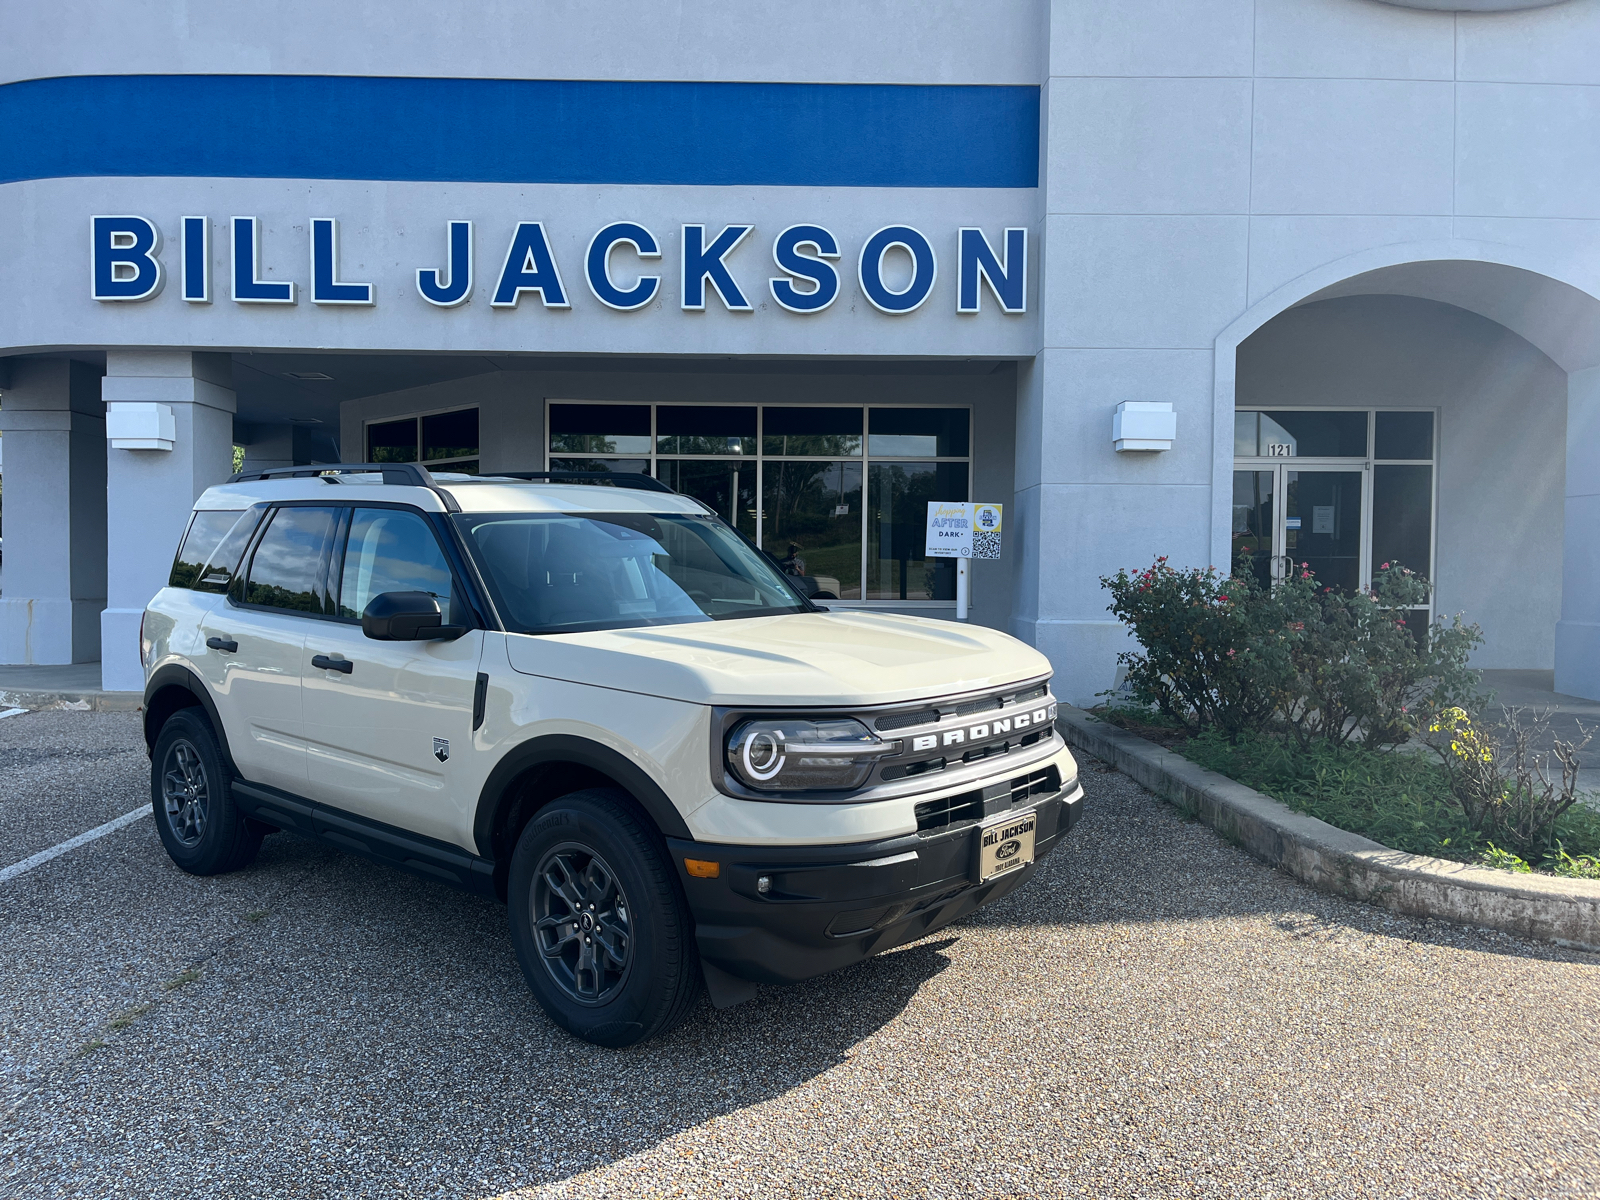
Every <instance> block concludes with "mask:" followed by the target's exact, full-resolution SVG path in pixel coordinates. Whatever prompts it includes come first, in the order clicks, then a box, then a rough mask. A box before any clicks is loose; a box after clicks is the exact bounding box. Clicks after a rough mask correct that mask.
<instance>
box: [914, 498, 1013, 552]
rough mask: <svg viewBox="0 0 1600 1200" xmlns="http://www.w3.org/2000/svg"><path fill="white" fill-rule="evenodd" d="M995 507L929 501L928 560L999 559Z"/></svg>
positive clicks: (997, 514) (990, 505)
mask: <svg viewBox="0 0 1600 1200" xmlns="http://www.w3.org/2000/svg"><path fill="white" fill-rule="evenodd" d="M1000 511H1001V506H1000V505H998V504H981V503H972V504H964V503H958V502H956V501H942V500H930V501H929V502H928V557H929V558H999V557H1000Z"/></svg>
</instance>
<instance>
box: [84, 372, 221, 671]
mask: <svg viewBox="0 0 1600 1200" xmlns="http://www.w3.org/2000/svg"><path fill="white" fill-rule="evenodd" d="M101 392H102V395H103V397H104V399H105V401H106V403H107V404H113V403H125V402H134V403H145V404H165V405H169V406H170V407H171V408H172V412H173V417H174V425H175V427H176V441H175V442H174V445H173V448H172V449H171V450H121V449H113V448H112V447H110V446H109V445H107V447H106V449H105V451H104V453H105V455H106V456H107V458H106V463H107V465H106V505H107V521H106V529H107V533H108V535H109V545H110V553H109V555H108V556H107V584H108V590H107V593H106V595H107V601H108V604H107V608H106V610H105V613H104V614H103V616H102V618H101V626H100V628H101V641H102V648H103V653H102V656H101V686H103V687H104V688H105V689H106V690H107V691H138V690H140V689H142V688H143V687H144V667H143V665H142V664H141V663H140V661H139V619H140V617H141V616H142V615H143V613H144V608H145V605H146V604H147V603H149V600H150V597H151V596H153V595H155V593H156V592H158V591H160V590H161V588H163V587H165V586H166V582H167V577H168V575H169V574H170V573H171V570H172V556H173V555H174V554H175V553H176V552H177V549H178V539H179V538H180V537H181V536H182V535H183V530H184V526H185V525H186V524H187V523H188V520H189V512H190V510H191V508H192V507H193V505H194V501H195V498H196V497H197V496H199V495H200V493H201V492H203V491H205V490H206V488H208V487H211V486H212V485H213V484H218V483H221V482H223V481H224V480H226V479H227V478H228V476H229V475H231V474H232V473H233V413H234V409H235V407H236V405H235V402H234V393H233V369H232V362H231V360H230V359H229V357H228V355H226V354H191V353H189V352H187V351H155V350H110V351H107V352H106V377H105V381H104V383H103V385H102V388H101Z"/></svg>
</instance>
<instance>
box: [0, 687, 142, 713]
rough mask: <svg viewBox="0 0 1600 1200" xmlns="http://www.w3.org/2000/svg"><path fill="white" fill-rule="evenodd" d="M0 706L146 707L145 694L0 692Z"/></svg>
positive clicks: (132, 709) (127, 709)
mask: <svg viewBox="0 0 1600 1200" xmlns="http://www.w3.org/2000/svg"><path fill="white" fill-rule="evenodd" d="M0 706H3V707H6V708H31V709H66V710H69V711H71V710H76V711H78V712H137V711H138V710H139V709H141V708H143V707H144V693H143V692H34V691H0Z"/></svg>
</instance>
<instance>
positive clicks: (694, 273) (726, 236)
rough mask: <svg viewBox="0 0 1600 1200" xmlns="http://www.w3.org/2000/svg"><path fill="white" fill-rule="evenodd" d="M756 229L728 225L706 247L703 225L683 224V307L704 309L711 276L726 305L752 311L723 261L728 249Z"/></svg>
mask: <svg viewBox="0 0 1600 1200" xmlns="http://www.w3.org/2000/svg"><path fill="white" fill-rule="evenodd" d="M754 228H755V226H754V225H725V226H723V228H722V232H721V233H719V234H717V237H716V240H715V241H713V242H712V243H711V245H709V246H707V245H706V244H705V241H706V227H705V226H704V225H685V226H684V227H683V288H682V291H681V295H682V297H683V300H682V306H683V308H684V309H685V310H686V311H688V312H705V310H706V280H708V279H709V280H710V281H711V286H712V287H714V288H716V289H717V295H718V297H720V298H721V300H722V306H723V307H724V308H726V309H728V311H730V312H749V311H750V301H748V300H746V299H745V298H744V293H743V292H741V291H740V290H739V285H738V284H737V283H735V282H734V281H733V276H732V275H730V274H729V273H728V264H727V263H725V262H723V261H722V260H723V258H724V257H726V256H727V254H728V252H729V251H731V250H732V249H733V248H734V247H735V246H737V245H738V244H739V243H740V242H742V241H744V239H745V235H746V234H748V233H749V232H750V231H751V230H752V229H754Z"/></svg>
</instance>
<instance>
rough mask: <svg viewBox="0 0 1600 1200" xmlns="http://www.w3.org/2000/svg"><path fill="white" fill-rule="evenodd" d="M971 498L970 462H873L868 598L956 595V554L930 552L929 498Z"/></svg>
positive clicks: (949, 597) (869, 496) (950, 597)
mask: <svg viewBox="0 0 1600 1200" xmlns="http://www.w3.org/2000/svg"><path fill="white" fill-rule="evenodd" d="M875 415H876V414H875ZM873 436H874V437H876V436H877V435H876V434H874V435H873ZM966 498H967V464H966V463H933V462H896V463H873V464H872V465H871V468H870V475H869V479H868V492H867V503H868V509H867V584H866V598H867V599H868V600H954V599H955V596H956V571H955V566H956V564H955V560H954V559H949V558H929V557H928V553H927V542H926V537H927V528H928V525H927V520H928V502H929V501H930V500H965V499H966Z"/></svg>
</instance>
